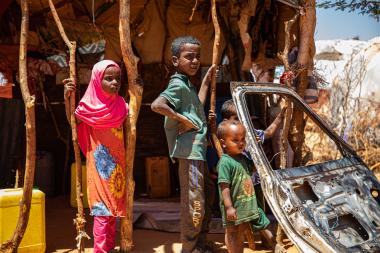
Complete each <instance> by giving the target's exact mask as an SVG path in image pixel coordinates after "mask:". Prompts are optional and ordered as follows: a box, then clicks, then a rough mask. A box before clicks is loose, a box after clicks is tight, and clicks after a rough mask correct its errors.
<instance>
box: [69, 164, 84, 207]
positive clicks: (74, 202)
mask: <svg viewBox="0 0 380 253" xmlns="http://www.w3.org/2000/svg"><path fill="white" fill-rule="evenodd" d="M76 175H77V170H76V168H75V163H73V164H71V188H70V189H71V190H70V193H71V194H70V206H72V207H77V206H78V205H77V192H76V189H75V183H76V179H75V178H76ZM82 193H83V207H84V208H88V200H87V170H86V165H85V164H82Z"/></svg>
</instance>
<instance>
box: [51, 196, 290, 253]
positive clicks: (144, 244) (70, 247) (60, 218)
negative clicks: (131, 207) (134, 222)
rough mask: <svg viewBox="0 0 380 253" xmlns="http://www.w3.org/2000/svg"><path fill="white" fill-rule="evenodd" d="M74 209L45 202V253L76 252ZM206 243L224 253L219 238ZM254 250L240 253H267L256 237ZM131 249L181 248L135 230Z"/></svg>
mask: <svg viewBox="0 0 380 253" xmlns="http://www.w3.org/2000/svg"><path fill="white" fill-rule="evenodd" d="M75 213H76V209H75V208H72V207H70V206H69V199H68V197H56V198H48V199H46V244H47V247H46V252H48V253H50V252H57V253H58V252H59V253H66V252H76V250H75V247H76V246H75V244H76V241H75V236H76V234H75V233H76V232H75V229H74V226H73V225H72V224H73V222H72V220H73V218H74V217H75ZM86 217H87V220H88V225H87V229H86V231H87V233H88V234H89V235H90V236H91V237H92V218H91V217H90V216H88V213H87V216H86ZM209 239H211V240H213V241H215V242H217V243H218V244H220V246H221V248H220V250H219V251H218V252H220V253H222V252H224V253H227V250H226V248H225V245H224V243H223V241H224V235H223V234H210V236H209ZM255 241H256V248H257V250H255V251H253V250H250V249H249V248H248V246H247V248H245V250H244V253H248V252H271V251H270V250H267V249H265V248H264V246H263V245H261V241H260V237H259V236H257V238H255ZM133 242H134V245H135V246H134V249H133V251H132V252H136V253H140V252H141V253H145V252H146V253H148V252H159V253H179V252H180V251H181V244H180V242H179V233H167V232H160V231H153V230H144V229H136V230H135V231H134V234H133ZM92 244H93V241H92V240H86V242H85V247H86V253H87V252H92ZM287 248H288V251H287V252H292V253H295V252H297V250H296V249H295V247H294V246H291V243H290V242H289V241H288V242H287Z"/></svg>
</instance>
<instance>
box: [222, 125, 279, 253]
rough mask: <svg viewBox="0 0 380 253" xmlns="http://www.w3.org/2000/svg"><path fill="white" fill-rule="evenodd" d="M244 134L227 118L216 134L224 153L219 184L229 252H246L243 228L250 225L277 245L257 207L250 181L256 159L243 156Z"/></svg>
mask: <svg viewBox="0 0 380 253" xmlns="http://www.w3.org/2000/svg"><path fill="white" fill-rule="evenodd" d="M245 134H246V130H245V127H244V126H243V125H242V124H241V123H240V122H239V121H236V120H226V121H223V122H222V123H220V124H219V126H218V131H217V135H218V138H219V141H220V143H221V145H222V148H223V155H222V157H221V158H220V160H219V162H218V165H217V170H218V185H219V193H220V200H221V202H220V208H221V213H222V219H223V226H224V227H225V228H226V236H225V241H226V246H227V249H228V252H229V253H232V252H233V253H242V252H243V250H244V231H245V230H247V229H250V227H251V228H252V229H253V230H260V233H261V235H262V236H263V237H264V238H265V239H266V240H267V241H268V242H269V243H270V244H271V246H272V247H274V246H275V243H274V238H273V235H272V233H271V232H270V231H269V230H268V229H266V227H267V226H268V225H269V220H268V218H267V217H266V216H265V213H264V212H263V210H262V209H261V208H260V207H258V206H257V201H256V194H255V190H254V187H253V183H252V180H251V175H252V173H253V168H254V165H253V162H252V161H250V160H249V159H248V158H247V157H246V156H244V155H243V151H244V149H245V145H246V142H245Z"/></svg>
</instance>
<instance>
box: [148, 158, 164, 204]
mask: <svg viewBox="0 0 380 253" xmlns="http://www.w3.org/2000/svg"><path fill="white" fill-rule="evenodd" d="M145 171H146V186H147V193H148V196H149V197H151V198H165V197H169V196H170V174H169V159H168V157H165V156H153V157H147V158H145Z"/></svg>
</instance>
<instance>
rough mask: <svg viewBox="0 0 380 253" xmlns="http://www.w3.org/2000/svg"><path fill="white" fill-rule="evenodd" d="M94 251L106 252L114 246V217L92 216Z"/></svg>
mask: <svg viewBox="0 0 380 253" xmlns="http://www.w3.org/2000/svg"><path fill="white" fill-rule="evenodd" d="M93 234H94V253H107V252H108V251H110V250H111V249H113V248H114V247H115V234H116V217H113V216H94V228H93Z"/></svg>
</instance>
